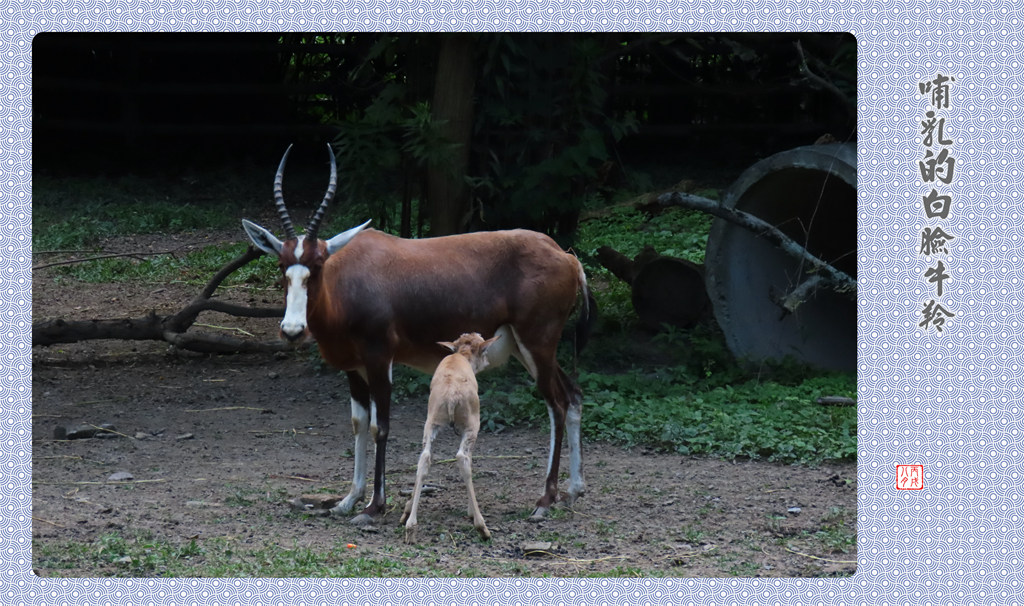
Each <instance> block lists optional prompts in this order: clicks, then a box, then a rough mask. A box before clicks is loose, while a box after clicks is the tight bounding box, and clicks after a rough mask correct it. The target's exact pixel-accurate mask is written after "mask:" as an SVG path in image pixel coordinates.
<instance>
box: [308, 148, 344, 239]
mask: <svg viewBox="0 0 1024 606" xmlns="http://www.w3.org/2000/svg"><path fill="white" fill-rule="evenodd" d="M327 153H329V154H330V155H331V180H330V181H329V182H328V183H327V193H326V194H324V200H323V202H321V203H320V206H319V207H318V208H317V209H316V214H314V215H313V218H312V219H310V220H309V225H308V226H307V227H306V238H307V239H309V240H316V232H317V230H319V229H320V222H321V221H323V220H324V213H325V212H327V205H328V204H330V202H331V200H333V199H334V192H335V191H337V189H338V162H337V160H335V158H334V150H333V149H331V144H330V143H328V144H327Z"/></svg>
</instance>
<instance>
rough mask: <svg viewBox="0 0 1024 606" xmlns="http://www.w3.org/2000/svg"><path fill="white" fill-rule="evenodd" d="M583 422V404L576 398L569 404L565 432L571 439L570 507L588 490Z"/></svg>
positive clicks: (567, 502) (568, 501)
mask: <svg viewBox="0 0 1024 606" xmlns="http://www.w3.org/2000/svg"><path fill="white" fill-rule="evenodd" d="M582 420H583V404H582V402H581V401H580V399H579V398H576V397H574V398H573V399H572V401H571V402H570V403H569V410H568V411H567V413H566V416H565V432H566V434H567V435H568V438H569V494H568V497H567V498H566V500H565V504H566V505H567V506H568V507H572V505H573V503H574V502H575V501H576V499H577V498H579V497H581V496H583V493H584V491H585V490H586V488H587V486H586V480H585V479H584V478H583V453H582V452H581V451H582V449H583V441H582V439H581V436H580V422H581V421H582Z"/></svg>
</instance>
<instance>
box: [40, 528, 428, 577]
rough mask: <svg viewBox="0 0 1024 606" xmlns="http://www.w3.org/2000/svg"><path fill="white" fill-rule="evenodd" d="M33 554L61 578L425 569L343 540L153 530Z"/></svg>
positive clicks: (378, 573)
mask: <svg viewBox="0 0 1024 606" xmlns="http://www.w3.org/2000/svg"><path fill="white" fill-rule="evenodd" d="M33 553H34V562H33V565H34V566H35V568H38V569H40V570H43V571H46V572H47V573H49V574H53V575H58V576H63V575H64V574H74V573H75V571H81V570H89V571H94V572H92V573H91V574H95V573H96V572H95V571H99V572H100V573H101V574H103V575H104V576H118V577H157V576H161V577H402V576H416V575H419V574H421V573H422V572H423V571H419V570H414V569H413V568H412V567H410V566H409V565H407V564H405V563H404V562H402V561H401V560H400V559H397V558H395V557H370V556H366V555H364V554H361V553H359V552H358V551H353V550H351V549H348V548H346V547H345V545H343V544H341V543H339V544H338V545H335V546H332V547H330V548H328V549H313V548H306V547H292V548H281V547H275V548H264V549H253V550H249V549H239V547H238V544H237V543H235V542H234V541H231V540H229V539H226V538H214V539H208V540H202V541H197V540H195V539H191V540H188V541H181V542H177V543H175V542H170V541H167V540H166V539H157V538H154V537H153V535H152V534H151V533H149V532H138V533H135V534H129V535H122V534H121V533H117V532H114V533H109V534H106V535H103V536H102V537H100V538H99V539H97V540H96V541H93V542H91V543H82V542H77V541H69V542H67V543H63V544H53V543H50V544H43V543H41V542H37V543H36V544H35V546H34V550H33ZM439 574H440V573H439V571H434V576H438V575H439Z"/></svg>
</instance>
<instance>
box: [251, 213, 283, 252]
mask: <svg viewBox="0 0 1024 606" xmlns="http://www.w3.org/2000/svg"><path fill="white" fill-rule="evenodd" d="M242 227H243V228H244V229H245V233H246V234H248V236H249V239H250V240H252V243H253V244H254V245H256V248H258V249H260V250H262V251H263V252H265V253H267V254H268V255H274V256H275V257H276V256H278V255H280V254H281V246H282V242H281V241H280V240H278V239H277V238H275V237H274V234H272V233H270V232H269V231H267V230H266V229H264V228H262V227H260V226H259V225H256V224H255V223H253V222H252V221H250V220H248V219H242Z"/></svg>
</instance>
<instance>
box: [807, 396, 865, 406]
mask: <svg viewBox="0 0 1024 606" xmlns="http://www.w3.org/2000/svg"><path fill="white" fill-rule="evenodd" d="M815 402H817V403H818V404H821V405H823V406H856V405H857V400H854V399H853V398H844V397H842V396H822V397H820V398H818V399H817V400H815Z"/></svg>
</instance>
